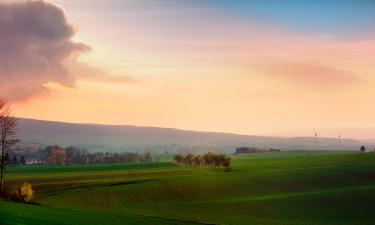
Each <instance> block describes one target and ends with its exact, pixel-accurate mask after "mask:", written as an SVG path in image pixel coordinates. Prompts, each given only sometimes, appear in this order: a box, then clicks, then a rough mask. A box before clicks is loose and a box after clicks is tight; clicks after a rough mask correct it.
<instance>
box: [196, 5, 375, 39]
mask: <svg viewBox="0 0 375 225" xmlns="http://www.w3.org/2000/svg"><path fill="white" fill-rule="evenodd" d="M203 2H204V4H209V5H211V6H212V7H215V8H218V9H220V10H222V11H224V12H227V13H231V14H235V15H237V16H241V17H242V18H243V19H244V20H256V21H261V22H266V23H269V24H275V25H279V26H284V27H286V28H288V29H291V30H293V31H295V32H303V33H314V34H315V33H322V34H331V35H334V36H337V37H348V38H350V37H355V36H361V35H363V34H374V32H375V0H310V1H307V0H205V1H203Z"/></svg>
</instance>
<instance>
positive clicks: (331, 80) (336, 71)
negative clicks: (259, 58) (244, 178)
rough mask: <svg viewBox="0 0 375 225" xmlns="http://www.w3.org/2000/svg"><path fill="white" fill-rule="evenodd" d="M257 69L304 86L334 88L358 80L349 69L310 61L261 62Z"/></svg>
mask: <svg viewBox="0 0 375 225" xmlns="http://www.w3.org/2000/svg"><path fill="white" fill-rule="evenodd" d="M258 69H259V70H260V71H262V72H263V73H264V74H266V75H268V76H272V77H275V78H279V79H282V80H284V81H286V82H289V83H292V84H294V85H302V86H304V87H305V86H307V87H313V88H329V87H332V88H334V87H338V86H342V85H348V84H352V83H355V82H357V81H358V78H357V77H356V75H355V73H353V72H351V71H348V70H344V69H340V68H335V67H333V66H329V65H323V64H320V63H312V62H286V63H274V64H262V65H261V66H258Z"/></svg>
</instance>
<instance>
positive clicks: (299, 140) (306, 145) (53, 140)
mask: <svg viewBox="0 0 375 225" xmlns="http://www.w3.org/2000/svg"><path fill="white" fill-rule="evenodd" d="M18 132H19V137H20V139H21V140H22V143H21V144H22V145H23V146H26V145H29V144H35V145H37V146H38V145H40V147H42V146H46V145H54V144H57V145H61V146H69V145H77V146H80V147H83V148H86V149H87V150H89V151H112V152H122V151H123V152H124V151H133V152H139V151H141V152H144V151H155V152H159V153H160V152H164V151H170V152H171V153H173V152H179V151H182V152H189V151H192V152H205V151H208V150H210V149H211V150H212V149H216V150H218V151H221V152H227V153H234V152H235V149H236V148H237V147H257V148H277V149H282V150H359V147H360V146H361V145H363V144H368V145H370V146H372V144H370V143H368V142H366V141H359V140H351V139H343V140H341V145H340V146H339V143H338V139H337V138H324V137H320V138H319V142H318V149H316V146H315V137H294V138H279V137H266V136H251V135H239V134H230V133H219V132H199V131H186V130H179V129H172V128H158V127H137V126H127V125H99V124H75V123H62V122H52V121H41V120H31V119H24V118H22V119H20V120H19V125H18Z"/></svg>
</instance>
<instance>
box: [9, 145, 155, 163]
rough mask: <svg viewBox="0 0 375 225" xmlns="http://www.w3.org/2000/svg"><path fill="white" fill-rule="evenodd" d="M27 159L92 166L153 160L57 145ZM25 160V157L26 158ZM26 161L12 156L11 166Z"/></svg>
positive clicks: (142, 156)
mask: <svg viewBox="0 0 375 225" xmlns="http://www.w3.org/2000/svg"><path fill="white" fill-rule="evenodd" d="M27 155H28V158H29V159H30V158H32V159H36V160H37V162H38V163H42V164H55V165H65V164H94V163H119V162H123V163H141V162H152V161H153V158H152V156H151V153H150V152H146V153H143V154H139V153H131V152H125V153H113V152H105V153H103V152H94V153H90V152H88V151H87V150H85V149H81V148H79V147H76V146H69V147H67V148H63V147H61V146H58V145H51V146H48V147H46V148H42V149H39V150H38V151H36V152H34V153H32V154H30V153H28V154H27ZM26 159H27V157H26ZM25 163H26V160H25V157H24V155H22V154H18V155H13V157H12V159H11V164H13V165H19V164H25Z"/></svg>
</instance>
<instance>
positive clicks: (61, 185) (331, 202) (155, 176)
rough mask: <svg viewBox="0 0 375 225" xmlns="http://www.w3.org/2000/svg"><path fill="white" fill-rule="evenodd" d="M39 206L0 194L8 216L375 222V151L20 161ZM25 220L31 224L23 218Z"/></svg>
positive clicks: (71, 220) (83, 220)
mask: <svg viewBox="0 0 375 225" xmlns="http://www.w3.org/2000/svg"><path fill="white" fill-rule="evenodd" d="M26 179H27V180H30V181H31V182H32V184H33V187H34V189H35V192H36V200H37V202H38V203H40V204H41V205H36V206H35V205H25V204H17V203H8V202H1V201H0V208H1V210H0V218H1V220H0V221H1V224H5V225H6V224H77V225H79V224H111V225H116V224H235V225H242V224H243V225H249V224H254V225H263V224H264V225H288V224H290V225H292V224H293V225H313V224H323V225H324V224H327V225H328V224H340V225H365V224H369V225H370V224H373V221H374V219H375V213H374V209H375V154H373V153H366V154H361V153H354V152H325V151H324V152H323V151H322V152H318V151H316V152H306V151H293V152H280V153H260V154H244V155H236V156H233V171H231V172H229V173H226V172H224V171H223V170H218V169H207V168H188V167H184V166H176V165H175V164H173V163H172V162H168V160H167V161H166V162H160V163H151V164H107V165H105V164H102V165H68V166H49V165H43V166H22V167H18V168H11V169H10V170H9V173H8V180H9V183H10V184H11V185H17V184H19V183H22V182H23V181H24V180H26ZM26 221H27V223H26Z"/></svg>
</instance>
